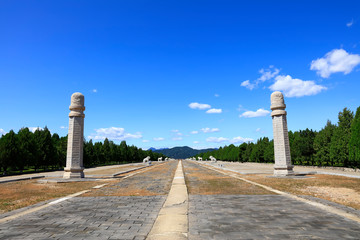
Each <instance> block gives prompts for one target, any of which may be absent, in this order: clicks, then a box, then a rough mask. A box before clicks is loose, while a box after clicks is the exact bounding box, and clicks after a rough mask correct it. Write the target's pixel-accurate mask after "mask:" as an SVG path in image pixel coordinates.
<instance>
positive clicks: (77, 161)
mask: <svg viewBox="0 0 360 240" xmlns="http://www.w3.org/2000/svg"><path fill="white" fill-rule="evenodd" d="M69 109H70V113H69V134H68V145H67V156H66V167H65V169H64V171H65V172H64V178H83V177H84V166H83V140H84V118H85V114H84V113H83V111H84V110H85V106H84V95H82V94H81V93H79V92H76V93H74V94H73V95H72V96H71V104H70V107H69Z"/></svg>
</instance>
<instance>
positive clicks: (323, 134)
mask: <svg viewBox="0 0 360 240" xmlns="http://www.w3.org/2000/svg"><path fill="white" fill-rule="evenodd" d="M334 129H335V125H334V124H332V123H331V122H330V120H328V121H327V123H326V126H325V127H324V128H323V129H321V130H320V132H319V133H318V134H317V135H316V137H315V139H314V150H315V154H314V160H315V165H317V166H329V165H330V144H331V138H332V136H333V133H334Z"/></svg>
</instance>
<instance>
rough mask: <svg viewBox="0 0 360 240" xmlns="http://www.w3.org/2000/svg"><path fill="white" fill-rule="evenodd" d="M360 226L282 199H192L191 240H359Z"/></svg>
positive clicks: (233, 196)
mask: <svg viewBox="0 0 360 240" xmlns="http://www.w3.org/2000/svg"><path fill="white" fill-rule="evenodd" d="M359 237H360V224H358V223H356V222H353V221H351V220H348V219H345V218H342V217H339V216H338V215H335V214H331V213H327V212H324V211H323V210H320V209H318V208H315V207H313V206H310V205H308V204H306V203H302V202H299V201H296V200H292V199H289V198H287V197H284V196H278V195H190V196H189V239H190V240H195V239H221V240H224V239H359Z"/></svg>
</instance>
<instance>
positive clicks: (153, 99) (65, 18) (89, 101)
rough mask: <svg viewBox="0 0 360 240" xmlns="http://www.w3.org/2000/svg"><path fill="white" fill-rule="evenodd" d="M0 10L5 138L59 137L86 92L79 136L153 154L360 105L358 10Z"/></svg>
mask: <svg viewBox="0 0 360 240" xmlns="http://www.w3.org/2000/svg"><path fill="white" fill-rule="evenodd" d="M244 2H245V1H224V0H222V1H196V0H193V1H136V0H134V1H63V0H62V1H14V0H11V1H3V0H0V31H1V37H0V53H1V54H0V84H1V94H0V103H1V104H0V106H1V107H0V109H1V118H0V134H1V133H6V132H8V131H9V130H10V129H14V130H15V131H18V130H19V129H20V128H21V127H24V126H25V127H32V128H35V127H44V126H45V125H47V126H48V128H49V129H50V130H51V131H52V132H53V133H55V132H56V133H58V134H59V135H61V136H64V135H66V134H67V126H68V113H69V109H68V107H69V105H70V96H71V94H72V93H74V92H81V93H83V94H84V95H85V106H86V111H85V115H86V117H85V137H86V138H87V139H90V138H92V139H93V140H94V141H101V140H103V139H104V138H105V137H108V138H109V139H111V140H113V141H115V142H116V143H118V142H119V141H121V140H126V141H127V143H128V144H134V145H136V146H138V147H142V148H144V149H147V148H149V147H155V148H160V147H174V146H185V145H187V146H191V147H195V148H205V147H219V146H224V145H229V144H231V143H234V144H235V145H239V144H240V143H242V142H243V141H251V140H255V141H256V139H258V138H260V137H264V136H267V137H269V138H272V123H271V117H270V115H269V112H270V95H271V93H272V92H273V91H275V90H280V91H282V92H283V93H284V95H285V102H286V104H287V111H288V128H289V129H290V130H293V131H295V130H300V129H305V128H311V129H314V130H320V129H321V128H322V127H323V126H325V124H326V121H327V119H330V120H331V121H332V122H334V123H336V122H337V114H338V112H339V111H341V110H342V109H343V108H344V107H348V108H350V109H351V110H353V111H355V110H356V108H357V107H358V106H360V95H359V88H360V83H359V81H360V14H359V13H360V11H359V9H360V2H359V1H346V0H345V1H297V2H296V3H294V1H246V2H247V3H244Z"/></svg>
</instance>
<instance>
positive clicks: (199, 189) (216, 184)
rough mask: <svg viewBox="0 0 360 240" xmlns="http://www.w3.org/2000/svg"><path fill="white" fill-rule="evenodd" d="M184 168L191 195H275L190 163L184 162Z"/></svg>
mask: <svg viewBox="0 0 360 240" xmlns="http://www.w3.org/2000/svg"><path fill="white" fill-rule="evenodd" d="M183 167H184V173H185V181H186V185H187V188H188V192H189V194H200V195H210V194H225V195H230V194H244V195H264V194H274V193H272V192H269V191H267V190H265V189H263V188H260V187H257V186H255V185H253V184H249V183H246V182H244V181H241V180H239V179H235V178H232V177H229V176H226V175H224V174H221V173H218V172H215V171H212V170H209V169H207V168H205V167H203V166H200V165H198V164H195V163H192V162H189V161H183Z"/></svg>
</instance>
